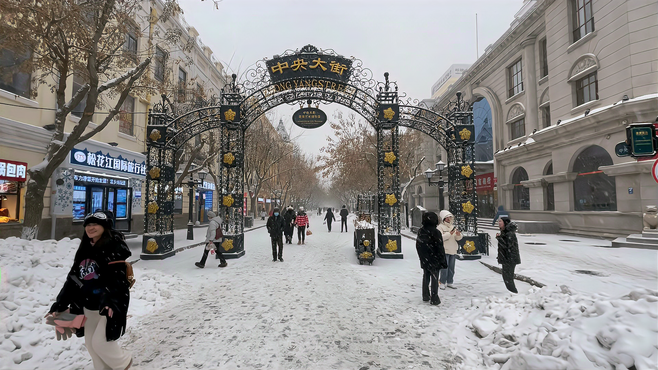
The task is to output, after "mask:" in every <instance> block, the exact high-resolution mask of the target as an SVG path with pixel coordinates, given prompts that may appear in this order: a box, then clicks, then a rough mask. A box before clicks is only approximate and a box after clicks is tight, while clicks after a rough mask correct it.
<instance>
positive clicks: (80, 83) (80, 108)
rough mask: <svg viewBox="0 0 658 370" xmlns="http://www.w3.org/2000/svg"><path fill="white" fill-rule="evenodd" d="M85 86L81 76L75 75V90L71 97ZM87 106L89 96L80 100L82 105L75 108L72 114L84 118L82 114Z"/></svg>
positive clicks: (79, 104)
mask: <svg viewBox="0 0 658 370" xmlns="http://www.w3.org/2000/svg"><path fill="white" fill-rule="evenodd" d="M84 85H85V80H84V79H83V78H82V77H81V76H79V75H75V74H74V75H73V89H72V92H71V97H73V96H74V95H75V93H77V92H78V90H80V89H81V88H82V86H84ZM86 105H87V95H86V94H85V97H84V98H82V100H80V103H78V105H76V106H75V108H73V110H72V111H71V114H72V115H74V116H76V117H82V113H83V112H84V110H85V106H86Z"/></svg>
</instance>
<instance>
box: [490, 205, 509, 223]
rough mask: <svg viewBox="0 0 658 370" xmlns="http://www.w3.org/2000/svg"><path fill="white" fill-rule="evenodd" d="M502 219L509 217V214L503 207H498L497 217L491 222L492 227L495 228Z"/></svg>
mask: <svg viewBox="0 0 658 370" xmlns="http://www.w3.org/2000/svg"><path fill="white" fill-rule="evenodd" d="M500 217H509V212H507V211H506V210H505V207H503V206H498V211H496V215H495V216H494V218H493V221H492V222H491V226H495V225H496V223H497V222H498V219H499V218H500Z"/></svg>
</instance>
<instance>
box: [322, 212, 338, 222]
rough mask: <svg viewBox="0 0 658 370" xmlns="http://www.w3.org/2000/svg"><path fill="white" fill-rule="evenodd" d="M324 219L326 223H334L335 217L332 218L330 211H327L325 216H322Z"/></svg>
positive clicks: (332, 214)
mask: <svg viewBox="0 0 658 370" xmlns="http://www.w3.org/2000/svg"><path fill="white" fill-rule="evenodd" d="M324 219H325V220H327V223H331V222H332V221H336V217H334V213H333V212H331V211H327V214H326V215H325V216H324Z"/></svg>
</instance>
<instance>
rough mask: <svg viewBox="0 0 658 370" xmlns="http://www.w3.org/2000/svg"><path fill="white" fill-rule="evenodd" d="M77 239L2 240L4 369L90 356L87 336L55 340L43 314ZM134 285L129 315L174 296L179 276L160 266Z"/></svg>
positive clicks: (74, 364) (68, 364) (73, 364)
mask: <svg viewBox="0 0 658 370" xmlns="http://www.w3.org/2000/svg"><path fill="white" fill-rule="evenodd" d="M79 243H80V240H79V239H74V240H71V239H69V238H64V239H62V240H60V241H54V240H46V241H38V240H32V241H27V240H22V239H18V238H8V239H0V269H1V270H0V274H1V275H0V369H82V368H84V367H85V366H86V364H89V363H90V361H91V358H90V357H89V354H88V353H87V350H86V349H85V347H84V340H83V338H77V337H73V338H71V339H69V340H66V341H57V340H56V339H55V329H54V327H52V326H50V325H47V324H45V319H44V316H45V315H46V313H47V312H48V310H49V309H50V306H51V305H52V304H53V302H54V300H55V298H56V297H57V294H58V293H59V290H60V289H61V288H62V286H63V284H64V280H65V277H66V274H67V273H68V271H69V269H70V268H71V264H72V263H73V257H74V255H75V251H76V250H77V248H78V245H79ZM134 270H135V278H136V279H137V282H136V283H135V286H134V287H133V289H131V301H130V309H129V312H128V315H129V318H128V330H130V325H131V318H135V317H141V316H146V315H148V314H149V313H151V312H153V310H154V307H156V306H159V305H162V304H165V303H166V302H167V301H169V300H170V299H171V294H170V293H169V292H170V291H177V290H182V289H177V287H180V284H181V282H180V279H179V278H177V277H176V276H172V275H165V274H163V273H162V272H159V271H156V270H148V271H146V272H144V271H140V270H139V266H138V264H137V265H135V268H134Z"/></svg>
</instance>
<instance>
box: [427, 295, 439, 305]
mask: <svg viewBox="0 0 658 370" xmlns="http://www.w3.org/2000/svg"><path fill="white" fill-rule="evenodd" d="M430 304H431V305H433V306H438V305H439V304H441V299H439V296H435V297H432V300H431V301H430Z"/></svg>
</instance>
